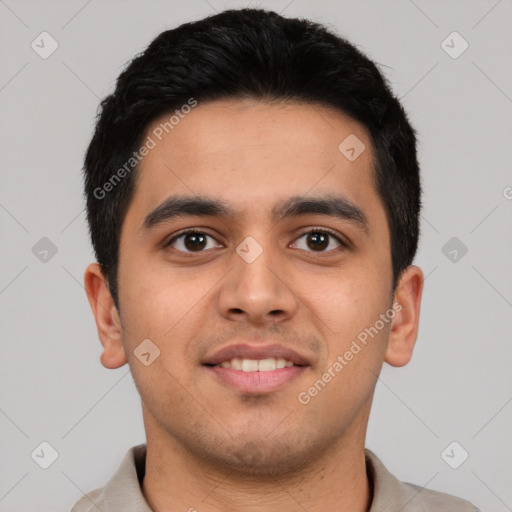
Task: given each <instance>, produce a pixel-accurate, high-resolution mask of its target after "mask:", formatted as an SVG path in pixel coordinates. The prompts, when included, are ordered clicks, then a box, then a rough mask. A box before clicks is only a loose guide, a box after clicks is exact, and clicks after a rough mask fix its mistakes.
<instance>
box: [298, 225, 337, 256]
mask: <svg viewBox="0 0 512 512" xmlns="http://www.w3.org/2000/svg"><path fill="white" fill-rule="evenodd" d="M304 242H305V243H304ZM295 245H296V246H297V247H298V248H299V249H303V250H306V251H309V252H330V251H331V250H334V249H337V248H339V247H346V244H345V243H344V242H343V241H342V240H341V239H340V238H339V237H338V236H336V235H335V234H334V233H331V232H330V231H326V230H325V229H311V230H309V231H307V232H306V233H303V234H302V235H301V236H300V237H299V238H298V239H297V241H296V242H295Z"/></svg>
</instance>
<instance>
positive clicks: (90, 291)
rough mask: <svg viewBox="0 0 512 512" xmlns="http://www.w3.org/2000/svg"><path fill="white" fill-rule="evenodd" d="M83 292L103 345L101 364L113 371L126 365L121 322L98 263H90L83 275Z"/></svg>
mask: <svg viewBox="0 0 512 512" xmlns="http://www.w3.org/2000/svg"><path fill="white" fill-rule="evenodd" d="M84 284H85V291H86V293H87V298H88V299H89V304H90V305H91V309H92V313H93V315H94V319H95V321H96V327H97V329H98V336H99V338H100V341H101V344H102V345H103V354H101V358H100V361H101V364H102V365H103V366H104V367H105V368H109V369H115V368H119V367H120V366H123V365H124V364H126V354H125V352H124V347H123V343H122V338H121V332H122V328H121V320H120V318H119V314H118V311H117V309H116V306H115V304H114V299H113V298H112V295H111V294H110V290H109V288H108V284H107V280H106V278H105V277H104V276H103V273H102V271H101V268H100V266H99V264H98V263H91V264H90V265H89V266H88V267H87V269H86V270H85V274H84Z"/></svg>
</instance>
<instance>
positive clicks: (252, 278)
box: [217, 249, 298, 325]
mask: <svg viewBox="0 0 512 512" xmlns="http://www.w3.org/2000/svg"><path fill="white" fill-rule="evenodd" d="M284 269H285V262H281V261H280V260H279V257H278V255H276V254H275V252H273V251H271V250H268V249H263V252H262V253H261V254H260V255H259V256H258V257H257V258H256V259H255V260H254V261H251V260H246V259H244V258H243V257H241V256H240V255H239V254H238V253H234V254H233V268H232V271H231V272H228V274H227V276H226V279H225V280H223V282H222V287H221V288H220V290H219V293H218V296H217V306H218V308H219V312H220V314H221V315H222V316H223V317H225V318H227V319H229V320H232V321H239V322H246V323H251V324H258V325H262V324H269V323H277V322H282V321H284V320H288V319H290V318H292V317H293V316H294V314H295V312H296V310H297V307H298V299H297V297H296V295H295V294H294V293H293V291H292V289H291V286H292V283H289V282H288V280H289V278H288V279H287V276H286V275H285V272H284Z"/></svg>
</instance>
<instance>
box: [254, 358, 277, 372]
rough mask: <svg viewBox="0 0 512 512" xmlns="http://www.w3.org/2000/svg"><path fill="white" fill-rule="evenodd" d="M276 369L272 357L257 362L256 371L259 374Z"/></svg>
mask: <svg viewBox="0 0 512 512" xmlns="http://www.w3.org/2000/svg"><path fill="white" fill-rule="evenodd" d="M275 369H276V360H275V359H274V358H273V357H270V358H269V359H260V360H259V361H258V370H259V371H260V372H271V371H273V370H275Z"/></svg>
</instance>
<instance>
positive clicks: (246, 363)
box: [242, 359, 258, 372]
mask: <svg viewBox="0 0 512 512" xmlns="http://www.w3.org/2000/svg"><path fill="white" fill-rule="evenodd" d="M242 371H244V372H257V371H258V360H257V359H242Z"/></svg>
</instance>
